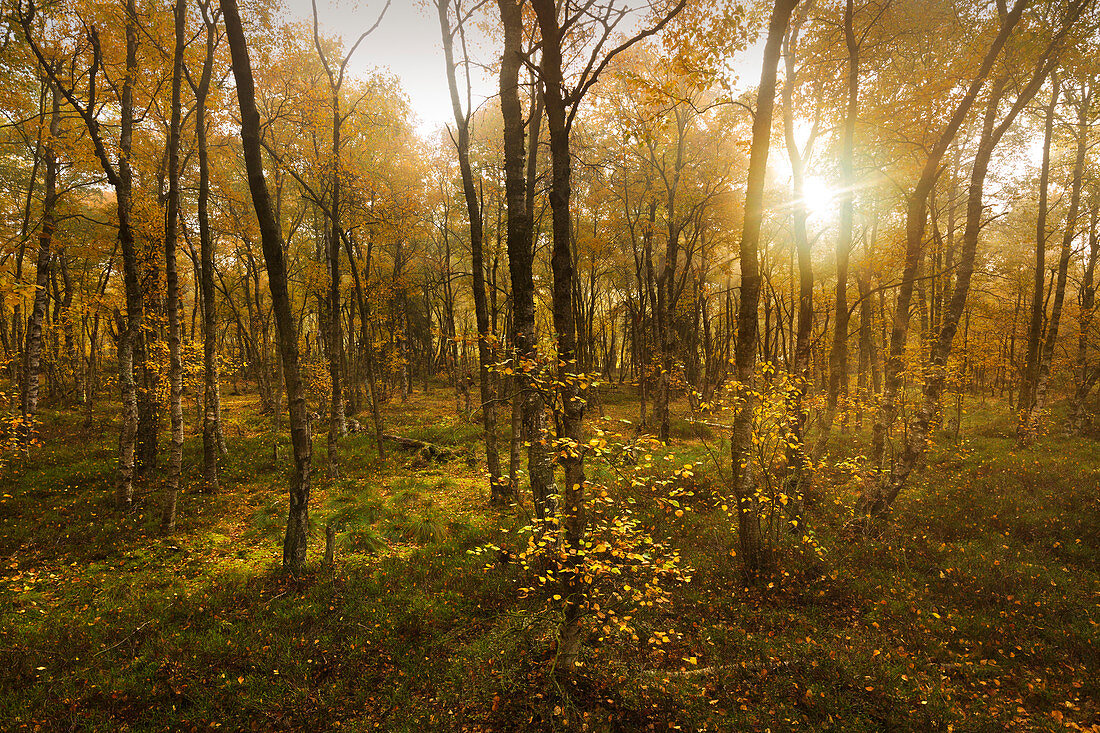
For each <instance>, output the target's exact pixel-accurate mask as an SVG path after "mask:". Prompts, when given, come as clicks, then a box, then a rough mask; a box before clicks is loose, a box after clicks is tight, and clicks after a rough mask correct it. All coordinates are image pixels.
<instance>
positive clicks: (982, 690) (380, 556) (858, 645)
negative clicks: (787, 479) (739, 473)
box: [0, 388, 1100, 731]
mask: <svg viewBox="0 0 1100 733" xmlns="http://www.w3.org/2000/svg"><path fill="white" fill-rule="evenodd" d="M227 402H228V404H227V406H226V411H227V414H228V415H232V416H233V418H234V420H235V421H237V422H235V424H234V429H233V430H232V431H230V434H229V436H228V437H229V445H230V457H229V459H228V461H227V463H226V466H225V471H224V473H223V479H222V490H221V491H220V492H219V493H218V494H215V495H209V494H204V493H201V492H200V491H198V490H197V489H198V487H199V472H200V470H201V460H200V450H201V446H200V445H199V442H200V441H199V438H197V437H196V436H189V437H188V440H187V442H186V445H185V467H186V475H185V478H186V480H187V482H188V489H187V490H186V491H185V492H184V493H183V495H182V496H181V501H180V507H179V515H180V524H179V530H178V532H177V533H176V534H175V535H174V536H173V537H170V538H166V537H162V536H160V534H159V533H158V530H157V519H158V507H159V500H160V496H159V488H160V486H159V483H158V481H159V479H157V478H156V477H152V478H149V479H147V480H146V481H145V482H144V483H143V484H142V485H141V486H140V488H139V491H138V494H137V501H136V506H135V508H134V510H133V511H132V512H130V513H129V514H127V515H124V516H122V515H119V514H118V513H117V512H116V511H115V510H114V509H113V507H112V505H111V494H112V489H113V480H114V478H113V476H114V473H113V461H114V454H113V445H114V442H115V441H116V439H117V436H116V435H115V433H114V429H113V427H112V425H111V424H110V420H109V413H108V412H106V411H105V412H103V413H101V414H99V415H98V419H97V421H96V423H95V425H94V426H93V428H91V429H87V430H86V429H84V428H83V427H82V424H81V423H82V417H80V416H71V415H67V414H63V413H56V414H49V415H47V420H46V424H45V426H44V439H45V445H44V447H43V448H41V449H40V450H39V451H38V452H37V453H36V454H35V455H34V456H33V457H32V458H31V460H27V461H23V462H16V463H12V464H9V465H8V466H6V467H4V468H3V472H2V473H0V487H2V489H0V499H2V502H0V517H2V519H0V559H2V569H0V574H2V583H0V657H2V658H3V660H4V664H3V665H2V666H0V720H3V721H5V722H4V724H3V726H2V727H3V728H4V729H5V730H22V729H26V730H32V729H35V728H36V726H37V727H38V728H39V729H42V730H109V731H115V730H150V731H154V730H192V729H194V730H206V729H211V728H214V727H221V728H222V729H225V730H309V731H317V730H353V731H358V730H377V729H382V730H394V731H405V730H408V731H413V730H418V731H419V730H462V729H465V730H555V729H557V730H622V731H627V730H643V729H646V728H647V727H651V728H652V729H655V730H668V729H670V728H671V727H674V726H679V727H680V728H681V729H685V730H687V729H692V730H697V729H709V730H759V731H764V730H771V731H780V730H845V731H881V730H893V731H949V730H956V731H1004V730H1027V731H1031V730H1049V731H1055V730H1065V729H1074V727H1075V726H1076V727H1077V728H1076V729H1089V726H1098V725H1100V683H1098V681H1097V678H1096V674H1095V672H1096V670H1097V669H1100V651H1098V643H1100V642H1098V640H1100V576H1098V573H1097V568H1098V567H1100V562H1098V561H1100V548H1098V546H1097V545H1098V540H1097V538H1100V500H1098V496H1100V494H1098V491H1097V489H1098V487H1100V451H1097V450H1096V443H1095V441H1093V440H1089V439H1064V438H1062V437H1060V436H1048V437H1046V438H1044V439H1042V440H1040V441H1039V442H1038V443H1037V444H1036V445H1034V446H1033V447H1030V448H1027V449H1024V450H1019V451H1018V450H1016V449H1015V447H1014V444H1013V440H1012V431H1011V418H1010V416H1009V415H1008V413H1007V411H1006V410H1004V409H1003V407H1002V406H1000V405H996V404H992V403H990V404H989V405H986V406H984V407H978V408H976V409H974V410H973V411H971V412H969V413H968V415H967V416H966V418H965V420H964V425H963V429H962V435H963V438H964V440H963V442H962V443H961V444H960V445H958V446H955V445H954V444H953V442H952V441H951V440H949V439H947V438H944V437H942V436H941V437H940V444H939V445H937V446H936V447H935V448H934V449H933V451H932V453H931V454H930V456H929V460H928V463H927V467H926V468H925V469H924V470H923V471H922V472H921V473H920V474H919V475H917V476H916V477H915V478H914V481H913V483H912V485H911V486H910V487H909V489H908V490H907V491H906V492H905V493H904V494H903V495H902V497H901V499H900V500H899V504H898V506H897V508H896V512H895V519H894V521H893V522H891V523H890V524H889V525H887V527H886V529H885V531H884V532H883V533H882V535H881V536H877V537H864V536H862V534H861V533H859V532H858V531H856V530H854V529H853V525H852V524H851V523H850V522H847V521H846V518H847V517H848V516H849V514H848V511H849V507H850V506H851V505H852V504H853V502H854V498H855V493H854V492H855V491H856V485H855V482H854V481H853V480H852V479H851V474H850V472H848V471H846V470H845V469H843V468H842V467H841V468H837V467H835V463H836V462H837V461H840V460H842V459H844V458H846V457H850V456H852V455H856V454H858V452H859V450H860V449H859V447H858V441H856V440H854V439H853V438H852V437H849V438H847V439H838V440H835V441H834V443H835V444H836V445H835V447H834V448H833V455H832V456H831V457H830V458H829V462H830V463H829V464H828V465H826V466H824V467H823V470H822V472H821V478H820V480H819V485H818V489H819V492H820V494H819V496H818V497H817V501H816V503H815V504H814V505H813V506H812V507H811V514H810V521H811V526H812V528H813V531H814V533H815V535H816V536H817V538H818V540H819V544H820V546H821V548H822V550H823V553H824V555H823V559H822V560H821V561H817V560H809V559H807V558H803V557H799V556H796V555H792V556H786V557H784V558H783V560H782V563H781V568H782V569H783V573H784V574H782V575H781V576H780V577H779V578H777V583H776V585H775V586H774V587H773V588H771V589H769V590H766V591H750V590H746V589H745V588H744V587H742V584H741V583H740V580H739V573H738V566H737V565H736V562H735V561H733V560H731V559H730V558H729V550H730V549H731V548H735V547H736V534H735V530H734V529H733V528H732V527H731V522H730V521H729V519H728V518H727V517H726V515H725V514H724V513H722V512H721V511H719V510H717V509H715V508H714V503H715V502H714V501H711V500H710V497H711V495H712V492H715V491H718V492H720V491H721V480H720V478H719V477H718V476H717V475H716V474H715V472H714V471H713V469H706V470H703V471H702V472H700V473H699V474H698V475H697V476H696V477H695V488H694V491H695V494H696V496H694V497H691V498H690V500H688V499H685V503H686V504H690V506H691V509H692V510H691V511H688V512H687V513H686V514H685V516H684V517H682V518H675V517H674V516H673V515H672V514H670V513H667V512H666V511H665V510H664V509H662V508H661V507H659V506H657V505H656V504H655V503H653V502H650V501H648V500H647V498H646V495H644V492H643V493H640V494H638V495H637V497H636V498H637V502H636V504H635V505H634V506H635V509H634V511H635V512H636V513H637V515H638V516H640V517H642V518H643V519H644V521H645V523H646V524H647V526H649V527H651V531H652V532H653V533H654V535H655V536H657V537H660V538H667V540H668V541H669V542H670V543H671V544H672V545H674V546H675V547H676V548H677V549H679V550H680V551H681V552H682V554H683V556H684V559H685V561H686V562H688V563H689V564H690V565H692V566H693V567H694V569H695V574H694V579H693V581H692V582H691V583H690V584H687V585H684V586H682V587H680V588H678V589H677V590H676V591H675V594H674V600H673V604H672V606H671V607H669V608H663V609H659V610H648V609H646V610H643V611H640V612H638V614H637V619H636V628H637V629H638V632H639V633H638V635H639V637H640V639H639V641H637V642H635V641H633V640H632V639H631V638H629V637H624V636H622V635H614V634H612V635H602V634H599V635H598V634H596V633H595V632H594V629H593V633H592V634H591V636H590V637H589V639H588V643H587V644H586V646H585V649H584V651H583V654H582V661H583V662H584V666H583V667H582V668H581V671H580V672H579V673H578V675H576V678H575V680H574V681H573V682H572V683H570V684H566V685H564V686H562V685H561V684H559V683H558V682H556V681H555V679H554V677H553V675H552V674H551V673H550V669H551V664H552V660H553V639H554V629H555V624H556V616H555V612H554V608H553V606H552V605H550V606H547V605H545V604H543V603H542V602H541V601H540V600H539V599H538V598H535V597H532V598H527V599H521V598H520V594H519V593H518V588H519V587H520V586H521V585H522V584H523V578H522V577H521V575H520V573H519V572H518V570H517V569H516V568H515V567H514V566H513V565H509V564H507V563H503V564H502V563H498V562H491V563H490V564H491V565H492V568H491V569H488V570H487V569H486V567H485V566H486V559H485V557H484V556H478V555H472V554H470V553H469V552H468V550H471V549H473V548H476V547H479V546H481V545H483V544H485V543H487V542H500V541H501V537H502V534H501V532H500V530H501V529H513V530H514V529H515V528H516V527H517V526H519V525H521V524H523V523H524V522H525V521H526V520H525V516H524V514H523V513H522V512H520V513H519V514H516V513H498V512H493V511H489V510H488V508H487V498H488V492H487V488H486V486H485V481H484V478H483V476H482V475H481V473H480V470H479V468H478V467H476V466H474V467H471V466H469V465H467V463H466V461H464V460H458V461H452V462H450V463H446V464H432V465H428V466H424V465H420V464H419V463H418V462H417V461H415V460H414V459H413V458H411V457H410V456H407V455H402V454H400V453H396V454H391V455H389V456H388V457H387V458H386V459H385V460H380V459H379V458H378V457H377V455H376V453H375V450H374V447H373V445H372V443H371V440H370V438H369V437H368V436H367V435H362V434H361V435H354V436H349V437H348V438H347V439H346V440H345V441H344V442H343V443H342V444H341V461H342V466H343V472H344V475H343V477H342V478H340V479H338V480H336V481H330V480H327V479H325V478H323V469H320V470H318V471H316V472H315V480H314V481H315V489H314V497H313V500H312V504H311V511H312V514H311V518H312V525H313V528H314V533H313V539H312V544H311V549H310V561H311V563H312V564H311V565H310V568H309V571H308V572H307V573H305V574H304V575H302V576H301V577H298V578H291V577H288V576H286V575H284V574H283V573H282V572H281V571H280V570H279V568H278V563H279V559H280V557H281V538H282V532H283V522H284V521H285V511H286V494H285V488H284V487H285V482H286V476H285V471H284V470H283V467H281V466H280V467H278V468H276V467H275V466H274V465H272V461H271V447H270V435H269V434H266V433H265V430H266V424H265V421H264V419H263V418H261V417H260V416H258V415H256V414H255V413H254V409H255V400H254V399H253V398H249V397H247V396H243V397H238V398H228V399H227ZM440 405H442V407H440ZM636 407H637V405H636V401H635V400H633V399H628V398H626V397H624V396H623V388H617V389H616V391H615V392H614V399H610V398H609V399H607V400H605V409H606V414H607V420H608V422H609V423H615V421H617V420H618V419H620V418H627V419H630V418H632V417H634V416H635V413H636ZM448 411H449V412H448ZM620 413H621V414H620ZM387 419H388V425H387V430H389V431H391V432H398V433H401V434H403V435H409V436H412V437H417V438H419V439H421V440H428V441H430V442H435V443H440V444H445V445H452V446H468V447H470V448H475V441H476V440H477V439H478V436H479V435H480V431H479V429H478V427H477V426H476V425H472V424H470V423H468V422H467V421H465V419H464V418H463V417H461V416H455V415H454V414H453V400H451V399H450V395H449V394H448V393H436V394H429V395H422V394H421V393H416V394H414V395H413V396H412V397H411V398H410V400H409V402H408V403H406V404H395V405H393V406H391V409H390V411H389V412H388V413H387ZM191 422H193V421H191ZM191 427H193V426H191V425H189V429H191ZM674 436H675V437H674V445H673V447H672V448H671V458H672V460H671V461H669V465H670V466H673V467H675V466H678V465H681V464H683V463H690V462H694V461H696V460H698V461H702V462H704V464H706V463H707V462H708V461H709V460H710V459H709V456H710V453H709V452H708V450H707V449H706V448H705V447H704V446H703V444H702V443H701V442H699V440H698V438H697V437H696V435H695V434H694V433H693V432H692V431H691V430H690V425H689V424H688V423H686V422H679V421H678V422H674ZM681 436H682V437H681ZM707 442H708V443H710V444H711V447H712V448H714V449H715V451H716V453H717V455H720V456H721V455H725V453H724V452H723V451H722V450H721V448H720V447H719V446H717V439H711V438H710V437H708V438H707ZM315 450H316V453H317V456H316V459H315V465H317V466H319V467H323V466H324V450H325V448H324V441H321V440H318V441H317V442H316V445H315ZM475 452H476V451H475ZM656 453H658V455H657V458H658V459H660V458H661V457H663V453H662V452H656ZM286 454H287V453H286V449H285V447H284V456H285V455H286ZM657 463H658V464H659V465H664V463H663V462H662V461H660V460H658V461H657ZM589 473H590V477H594V478H603V479H609V478H610V474H609V473H607V472H606V471H602V470H601V469H599V467H598V466H595V465H592V466H591V467H590V471H589ZM328 523H332V524H333V525H335V526H336V527H337V529H338V531H339V534H338V546H337V563H336V566H335V567H334V568H332V569H329V568H326V567H323V566H321V564H320V559H321V553H322V551H323V546H324V527H325V525H326V524H328ZM503 536H505V537H506V536H508V535H503ZM655 632H662V633H668V635H669V639H670V641H669V642H668V643H667V644H662V645H660V646H652V645H649V644H647V643H646V638H647V637H648V636H649V635H650V634H652V633H655ZM600 636H602V637H603V640H602V641H601V640H600V639H599V637H600ZM1094 729H1095V728H1094Z"/></svg>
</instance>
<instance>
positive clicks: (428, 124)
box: [283, 0, 762, 134]
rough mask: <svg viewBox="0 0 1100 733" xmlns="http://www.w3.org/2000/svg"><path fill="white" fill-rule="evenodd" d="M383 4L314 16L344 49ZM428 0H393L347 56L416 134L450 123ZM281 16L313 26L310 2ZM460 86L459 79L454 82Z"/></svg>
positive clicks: (327, 4)
mask: <svg viewBox="0 0 1100 733" xmlns="http://www.w3.org/2000/svg"><path fill="white" fill-rule="evenodd" d="M385 4H386V3H385V0H317V17H318V22H319V24H320V28H321V32H322V33H323V34H326V35H340V37H341V38H343V39H344V44H345V48H350V47H351V44H353V43H354V42H355V40H356V39H357V38H358V37H359V35H360V34H361V33H363V32H364V31H365V30H367V29H368V28H370V27H371V25H373V24H374V22H375V20H376V19H377V18H378V14H379V13H380V12H381V11H382V8H383V7H385ZM429 5H434V3H432V2H431V0H392V2H391V3H390V6H389V9H388V10H387V11H386V14H385V17H383V19H382V22H381V24H380V25H379V26H378V29H377V30H376V31H375V32H374V33H373V34H372V35H370V36H369V37H368V38H367V39H366V40H364V41H363V43H362V44H360V46H359V48H358V49H357V50H356V52H355V55H354V56H353V57H352V60H351V63H350V64H349V65H348V66H349V71H350V72H351V73H353V74H356V73H358V74H363V73H364V72H367V71H369V70H370V69H372V68H384V69H388V70H389V71H390V72H392V73H393V74H395V75H396V76H397V77H398V78H399V79H400V80H401V83H402V86H403V87H404V89H405V92H406V94H408V96H409V99H410V100H411V102H412V108H413V110H414V111H415V112H416V114H417V116H418V117H419V118H420V124H419V126H418V127H419V130H420V132H421V133H422V134H428V133H430V132H432V131H434V130H435V129H437V128H438V127H440V126H442V125H444V124H446V123H453V121H454V117H453V114H452V112H451V102H450V92H449V91H448V89H447V78H446V75H445V73H444V72H445V69H444V60H443V45H442V43H441V41H440V40H439V39H440V35H439V20H438V17H437V16H436V15H435V12H434V8H433V9H432V11H431V12H429V10H428V7H427V6H429ZM283 8H284V16H285V17H286V19H288V20H304V21H307V22H310V23H312V22H313V9H312V5H311V3H310V0H283ZM470 37H471V40H470V43H471V55H472V56H473V57H474V58H475V60H479V61H483V62H484V63H486V64H493V63H495V62H496V60H497V57H498V56H499V54H500V48H499V43H498V42H496V41H495V39H489V38H487V37H485V35H484V34H481V33H478V32H476V31H475V32H473V33H471V34H470ZM761 47H762V43H758V44H756V46H754V47H752V48H750V49H749V50H748V51H747V52H746V53H745V54H743V55H741V58H739V59H738V62H737V63H736V64H735V67H736V68H735V70H736V73H737V77H738V78H737V82H736V84H735V87H737V88H747V87H750V86H754V85H755V84H756V82H757V81H758V79H759V74H760V54H761V50H762V48H761ZM473 76H474V79H473V84H472V88H473V100H474V105H475V106H477V105H480V104H483V103H484V102H485V100H486V99H489V98H491V97H492V96H493V95H495V94H496V91H497V81H496V79H495V77H494V75H492V74H491V73H487V72H481V73H476V72H475V73H474V75H473ZM459 83H460V84H461V83H462V82H461V80H460V82H459Z"/></svg>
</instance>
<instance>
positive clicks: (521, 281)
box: [497, 0, 554, 519]
mask: <svg viewBox="0 0 1100 733" xmlns="http://www.w3.org/2000/svg"><path fill="white" fill-rule="evenodd" d="M497 5H498V6H499V8H500V17H501V22H502V24H503V26H504V53H503V55H502V57H501V64H500V108H501V114H502V117H503V120H504V191H505V200H506V205H507V211H508V232H507V247H508V270H509V277H510V280H511V287H512V314H513V315H512V348H513V349H514V354H515V356H514V359H515V372H516V381H517V391H518V392H519V394H520V395H521V396H520V397H519V399H520V400H521V403H522V411H523V415H522V419H523V434H524V437H525V440H526V442H527V478H528V483H529V485H530V491H531V499H532V501H533V502H534V506H535V514H536V516H538V517H539V518H540V519H542V518H545V516H546V508H547V502H548V501H549V497H550V487H551V484H552V483H553V479H554V474H553V467H552V466H551V464H550V456H549V450H548V445H547V442H546V437H545V435H544V427H543V412H544V406H543V397H542V393H541V392H540V391H539V389H538V387H537V382H536V379H535V376H536V370H537V369H538V363H537V354H536V353H535V344H536V343H537V335H536V333H535V326H536V321H535V287H534V275H533V269H534V249H533V244H534V242H533V232H534V226H533V211H534V178H535V176H534V174H535V171H536V165H537V154H538V136H539V132H540V130H541V127H542V116H543V108H542V100H541V97H540V98H539V100H538V101H537V102H533V106H532V113H531V117H530V120H529V122H528V129H529V131H530V143H529V147H528V148H527V149H526V151H525V145H524V132H523V127H524V123H523V109H522V107H521V106H520V100H519V70H520V66H521V65H522V61H523V0H497ZM512 499H513V500H515V499H516V497H512Z"/></svg>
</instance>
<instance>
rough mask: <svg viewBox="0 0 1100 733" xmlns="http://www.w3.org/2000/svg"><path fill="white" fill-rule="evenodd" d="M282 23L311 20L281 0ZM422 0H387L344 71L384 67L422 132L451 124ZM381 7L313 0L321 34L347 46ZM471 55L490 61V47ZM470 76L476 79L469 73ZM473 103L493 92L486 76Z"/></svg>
mask: <svg viewBox="0 0 1100 733" xmlns="http://www.w3.org/2000/svg"><path fill="white" fill-rule="evenodd" d="M283 5H284V8H285V11H286V16H287V18H288V19H294V20H306V21H309V22H311V23H312V22H313V10H312V6H311V4H310V0H283ZM425 5H426V3H424V2H423V0H393V2H391V3H390V7H389V10H388V11H386V16H385V17H384V18H383V19H382V23H381V25H379V26H378V30H376V31H375V32H374V33H373V34H371V35H370V36H369V37H368V38H367V39H366V40H365V41H363V43H361V44H360V45H359V48H358V49H357V50H356V52H355V55H354V56H353V57H352V60H351V63H350V64H349V68H350V70H351V71H352V72H353V73H354V72H359V73H362V72H363V71H364V70H367V69H370V68H386V69H388V70H389V71H391V72H392V73H393V74H395V75H396V76H398V77H399V78H400V79H401V84H402V86H403V87H404V88H405V93H406V94H408V96H409V98H410V99H411V100H412V107H413V109H414V110H415V111H416V113H417V115H418V116H419V117H420V118H421V124H420V128H421V130H422V131H423V132H428V131H430V130H432V129H434V128H436V127H438V126H439V125H442V124H443V123H446V122H453V121H454V117H453V115H452V113H451V101H450V92H449V91H448V89H447V77H446V76H445V73H444V72H445V69H444V62H443V45H442V43H441V42H440V40H439V37H440V36H439V20H438V17H437V16H436V15H435V14H434V12H432V13H431V14H429V13H428V11H427V9H426V8H425V7H424V6H425ZM384 6H385V0H361V1H360V2H355V0H342V1H341V0H317V16H318V19H319V22H320V26H321V32H322V33H324V34H327V35H334V34H339V35H340V36H341V37H342V38H343V39H344V43H345V47H346V48H350V47H351V44H352V43H354V42H355V39H356V38H358V37H359V34H361V33H363V31H365V30H367V29H368V28H370V26H371V25H373V24H374V21H375V20H376V19H377V18H378V14H379V13H380V12H381V10H382V8H383V7H384ZM471 53H472V55H474V56H475V57H484V60H485V61H486V62H489V61H491V60H492V59H491V58H488V56H487V54H488V53H496V54H499V53H500V52H499V51H496V50H491V49H485V48H482V49H477V48H473V49H471ZM475 76H476V75H475ZM474 82H475V83H474V104H475V105H478V104H480V103H482V102H484V100H485V98H486V97H488V96H491V95H493V94H494V93H495V92H496V88H495V87H496V84H495V82H494V80H493V79H491V78H489V76H488V75H482V78H475V80H474Z"/></svg>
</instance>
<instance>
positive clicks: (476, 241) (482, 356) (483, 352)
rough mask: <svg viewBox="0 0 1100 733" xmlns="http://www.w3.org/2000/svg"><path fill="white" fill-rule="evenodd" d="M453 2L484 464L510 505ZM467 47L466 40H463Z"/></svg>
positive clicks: (450, 52)
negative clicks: (504, 477)
mask: <svg viewBox="0 0 1100 733" xmlns="http://www.w3.org/2000/svg"><path fill="white" fill-rule="evenodd" d="M450 6H451V3H450V0H438V6H437V9H438V11H439V27H440V32H441V34H442V37H443V55H444V57H445V59H446V63H447V84H448V87H449V88H450V93H451V108H452V111H453V112H454V118H455V126H456V127H457V128H458V139H457V140H456V141H455V143H456V148H457V149H458V165H459V169H460V171H461V174H462V192H463V194H464V195H465V198H466V214H467V217H468V219H469V223H470V253H471V267H472V269H473V293H474V314H475V318H476V321H477V355H478V365H479V367H480V380H479V381H480V389H481V422H482V426H483V427H484V430H485V462H486V464H487V468H488V471H489V491H490V503H491V504H493V505H494V506H501V505H504V504H507V503H509V501H510V497H509V496H508V490H507V482H501V479H500V449H499V447H498V446H497V406H496V388H495V385H494V382H495V378H494V375H493V373H492V370H491V367H492V365H493V362H494V358H493V344H492V341H493V339H494V335H493V333H492V330H491V328H490V325H489V306H488V303H487V302H486V296H485V257H484V252H483V246H484V239H485V236H484V227H483V219H482V208H481V202H480V200H479V198H478V193H477V188H476V184H475V182H474V174H473V169H472V167H471V166H470V115H471V114H472V110H470V109H467V110H466V111H465V112H463V109H462V102H461V100H460V99H459V95H458V79H457V76H456V71H455V58H454V36H455V34H456V33H459V34H462V33H464V32H465V31H464V29H463V28H462V26H461V22H462V20H461V17H460V18H459V23H460V25H459V26H458V27H456V28H454V29H452V28H451V24H450V18H449V17H448V12H449V9H450ZM463 45H465V40H463Z"/></svg>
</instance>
